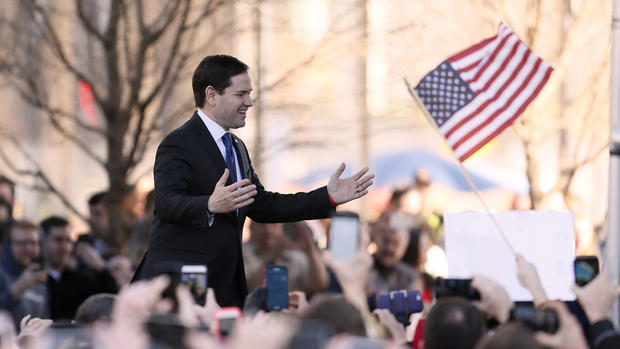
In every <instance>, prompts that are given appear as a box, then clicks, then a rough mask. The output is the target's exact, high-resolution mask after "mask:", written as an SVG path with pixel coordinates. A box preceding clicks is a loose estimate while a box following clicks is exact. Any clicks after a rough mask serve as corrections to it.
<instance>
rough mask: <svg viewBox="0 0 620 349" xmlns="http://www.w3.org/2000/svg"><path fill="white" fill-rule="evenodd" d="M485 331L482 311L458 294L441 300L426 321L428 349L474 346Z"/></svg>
mask: <svg viewBox="0 0 620 349" xmlns="http://www.w3.org/2000/svg"><path fill="white" fill-rule="evenodd" d="M483 333H484V319H483V317H482V313H481V312H480V311H478V309H477V308H476V307H475V306H474V305H473V304H471V303H470V302H468V301H467V300H465V299H463V298H459V297H452V298H442V299H440V300H439V301H437V303H436V304H435V305H434V306H433V307H432V308H431V310H430V312H429V313H428V316H427V317H426V320H424V345H425V348H427V349H437V348H442V349H457V348H458V349H473V348H474V347H475V345H476V342H478V340H479V339H480V338H481V337H482V335H483Z"/></svg>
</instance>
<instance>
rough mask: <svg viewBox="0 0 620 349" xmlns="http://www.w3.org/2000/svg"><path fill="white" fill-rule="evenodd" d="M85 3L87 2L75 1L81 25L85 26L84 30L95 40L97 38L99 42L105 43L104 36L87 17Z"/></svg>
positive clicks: (82, 0)
mask: <svg viewBox="0 0 620 349" xmlns="http://www.w3.org/2000/svg"><path fill="white" fill-rule="evenodd" d="M85 2H86V1H84V0H75V2H74V3H75V9H76V12H77V16H78V18H79V19H80V23H81V24H82V25H83V26H84V29H86V31H87V32H88V33H90V34H91V35H93V36H94V37H95V38H97V40H99V41H100V42H102V43H103V42H104V41H105V39H104V37H103V34H101V33H100V32H99V30H98V29H97V28H95V26H94V25H93V23H92V20H91V19H90V18H88V16H87V15H86V12H84V3H85Z"/></svg>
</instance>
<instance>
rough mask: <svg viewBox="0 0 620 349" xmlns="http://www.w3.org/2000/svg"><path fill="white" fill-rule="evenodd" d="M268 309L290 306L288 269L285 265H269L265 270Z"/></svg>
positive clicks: (280, 308) (274, 309) (277, 309)
mask: <svg viewBox="0 0 620 349" xmlns="http://www.w3.org/2000/svg"><path fill="white" fill-rule="evenodd" d="M265 280H266V284H267V285H266V286H267V310H268V311H279V310H282V309H287V308H288V270H287V269H286V267H284V266H269V267H267V269H266V270H265Z"/></svg>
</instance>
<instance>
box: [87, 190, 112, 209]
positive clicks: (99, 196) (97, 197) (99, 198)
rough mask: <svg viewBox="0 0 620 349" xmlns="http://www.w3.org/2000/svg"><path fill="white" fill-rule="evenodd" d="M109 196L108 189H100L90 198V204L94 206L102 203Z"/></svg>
mask: <svg viewBox="0 0 620 349" xmlns="http://www.w3.org/2000/svg"><path fill="white" fill-rule="evenodd" d="M107 196H108V192H107V191H100V192H98V193H95V194H93V195H92V196H91V197H90V199H88V206H93V205H97V204H100V203H102V202H103V201H104V200H105V199H106V197H107Z"/></svg>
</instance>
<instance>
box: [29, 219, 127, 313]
mask: <svg viewBox="0 0 620 349" xmlns="http://www.w3.org/2000/svg"><path fill="white" fill-rule="evenodd" d="M41 230H42V232H43V235H44V240H43V243H44V255H45V267H46V271H47V273H48V275H49V278H48V282H47V287H48V294H49V303H50V316H51V318H52V319H53V320H60V319H64V320H67V319H69V320H70V319H73V317H74V316H75V312H76V310H77V308H78V307H79V306H80V304H81V303H82V302H83V301H84V300H85V299H86V298H88V297H89V296H91V295H94V294H97V293H104V292H107V293H116V292H117V291H118V286H117V285H116V281H115V280H114V277H112V275H111V274H110V272H109V271H108V270H107V269H105V268H104V261H103V259H102V258H101V256H100V255H99V254H98V253H97V251H95V249H94V248H93V247H92V246H90V245H89V244H86V243H81V244H79V245H78V246H76V251H75V255H76V257H77V259H78V261H80V262H82V264H83V265H84V266H85V268H80V269H77V268H74V267H73V266H72V265H71V264H72V263H71V251H72V250H73V239H72V237H71V230H70V226H69V222H68V221H67V220H66V219H64V218H62V217H57V216H51V217H49V218H46V219H45V220H43V221H42V222H41Z"/></svg>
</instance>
